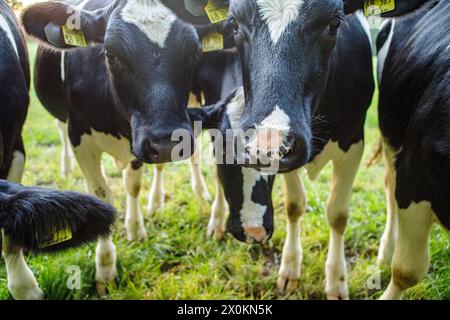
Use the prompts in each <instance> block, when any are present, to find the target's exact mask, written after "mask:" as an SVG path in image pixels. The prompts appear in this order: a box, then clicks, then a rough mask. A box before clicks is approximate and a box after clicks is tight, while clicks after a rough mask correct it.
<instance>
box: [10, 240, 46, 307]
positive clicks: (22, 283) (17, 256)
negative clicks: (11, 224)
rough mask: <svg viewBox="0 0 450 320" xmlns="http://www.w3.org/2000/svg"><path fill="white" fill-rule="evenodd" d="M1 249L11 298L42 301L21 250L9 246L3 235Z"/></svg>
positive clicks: (41, 293)
mask: <svg viewBox="0 0 450 320" xmlns="http://www.w3.org/2000/svg"><path fill="white" fill-rule="evenodd" d="M2 249H3V257H4V259H5V266H6V273H7V275H8V289H9V292H11V295H12V296H13V298H14V299H16V300H42V299H44V293H43V292H42V290H41V289H40V288H39V285H38V283H37V281H36V278H35V277H34V275H33V272H32V271H31V270H30V268H29V267H28V266H27V263H26V262H25V258H24V256H23V252H22V249H20V248H17V247H14V246H10V245H9V244H8V239H7V238H6V237H5V236H4V235H3V248H2Z"/></svg>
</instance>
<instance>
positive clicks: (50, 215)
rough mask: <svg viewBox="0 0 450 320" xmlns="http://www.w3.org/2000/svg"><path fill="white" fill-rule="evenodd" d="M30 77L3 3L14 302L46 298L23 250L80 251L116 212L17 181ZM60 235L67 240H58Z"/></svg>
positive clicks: (3, 193)
mask: <svg viewBox="0 0 450 320" xmlns="http://www.w3.org/2000/svg"><path fill="white" fill-rule="evenodd" d="M29 78H30V73H29V65H28V54H27V50H26V45H25V41H24V37H23V35H22V32H21V29H20V28H19V25H18V23H17V21H16V17H15V14H14V12H13V11H12V10H11V9H10V8H9V7H8V5H7V4H6V3H5V2H4V1H3V0H0V111H1V112H0V114H1V117H0V229H1V230H2V235H1V237H2V242H3V243H2V252H3V256H4V258H5V264H6V271H7V274H8V288H9V290H10V292H11V294H12V296H13V297H14V298H15V299H40V298H42V297H43V293H42V291H41V290H40V289H39V286H38V284H37V281H36V279H35V277H34V275H33V273H32V272H31V270H30V269H29V268H28V266H27V264H26V262H25V259H24V256H23V253H22V250H23V249H26V250H30V251H32V252H36V253H39V252H56V251H60V250H63V249H67V248H71V247H78V246H80V245H82V244H84V243H86V242H89V241H94V240H96V239H97V238H98V237H100V236H106V235H108V234H109V233H110V228H111V225H112V224H113V222H114V220H115V211H114V209H113V208H112V207H111V206H108V205H106V204H104V203H102V202H100V201H98V200H96V199H94V198H92V197H89V196H84V195H81V194H78V193H70V192H59V191H50V190H45V189H42V188H27V187H23V186H21V185H19V184H16V183H13V182H20V180H21V179H22V175H23V170H24V164H25V152H24V147H23V142H22V127H23V124H24V122H25V118H26V115H27V111H28V103H29V96H28V89H29V84H30V81H29ZM3 179H8V180H10V181H13V182H8V181H6V180H3ZM68 230H70V231H68ZM59 231H64V232H65V237H64V239H60V240H61V241H55V238H54V237H55V236H56V235H57V233H58V232H59ZM69 235H70V236H69ZM62 240H64V241H62Z"/></svg>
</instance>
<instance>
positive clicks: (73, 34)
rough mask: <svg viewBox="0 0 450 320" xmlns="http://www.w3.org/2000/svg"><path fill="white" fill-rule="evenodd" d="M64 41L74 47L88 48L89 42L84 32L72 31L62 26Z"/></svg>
mask: <svg viewBox="0 0 450 320" xmlns="http://www.w3.org/2000/svg"><path fill="white" fill-rule="evenodd" d="M61 30H62V32H63V35H64V41H65V42H66V44H67V45H69V46H73V47H86V46H87V42H86V38H85V36H84V32H83V30H76V29H70V28H69V27H68V26H62V27H61Z"/></svg>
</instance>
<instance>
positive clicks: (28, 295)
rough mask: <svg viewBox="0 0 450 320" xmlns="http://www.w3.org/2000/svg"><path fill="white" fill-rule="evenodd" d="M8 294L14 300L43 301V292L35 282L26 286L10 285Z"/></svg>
mask: <svg viewBox="0 0 450 320" xmlns="http://www.w3.org/2000/svg"><path fill="white" fill-rule="evenodd" d="M9 292H11V295H12V297H13V298H14V299H15V300H44V292H43V291H42V290H41V289H40V288H39V286H38V285H37V283H36V282H35V283H31V284H27V285H11V286H9Z"/></svg>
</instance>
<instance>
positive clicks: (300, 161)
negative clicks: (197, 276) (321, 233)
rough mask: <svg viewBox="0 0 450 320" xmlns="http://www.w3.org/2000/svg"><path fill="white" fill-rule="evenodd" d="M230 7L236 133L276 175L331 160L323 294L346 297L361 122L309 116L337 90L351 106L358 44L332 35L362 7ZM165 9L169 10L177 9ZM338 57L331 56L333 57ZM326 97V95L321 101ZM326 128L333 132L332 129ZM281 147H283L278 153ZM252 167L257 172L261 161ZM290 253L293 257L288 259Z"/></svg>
mask: <svg viewBox="0 0 450 320" xmlns="http://www.w3.org/2000/svg"><path fill="white" fill-rule="evenodd" d="M167 2H171V1H169V0H168V1H167ZM199 2H201V1H199ZM426 2H428V1H426V0H416V1H406V0H404V1H401V0H397V1H395V9H394V10H391V11H389V12H385V13H383V14H382V16H384V17H393V16H400V15H404V14H406V13H409V12H412V11H414V10H416V9H418V8H420V7H421V6H422V5H424V4H425V3H426ZM229 3H230V15H229V18H228V20H227V21H226V22H225V27H223V30H225V32H224V34H225V37H226V38H228V33H227V30H230V29H231V30H233V32H232V35H231V36H232V37H233V38H234V41H235V44H236V46H237V48H238V52H239V55H240V62H241V65H242V70H243V79H244V80H243V85H244V90H243V91H242V92H241V97H240V98H239V99H240V101H241V103H243V104H244V105H245V106H243V108H242V109H241V112H242V116H241V117H239V116H237V117H235V120H236V123H237V126H236V128H238V129H244V130H245V129H248V128H253V129H256V134H254V136H253V137H251V139H249V140H248V141H245V140H244V142H243V143H244V144H246V143H247V144H248V148H247V149H249V150H253V152H254V153H255V154H257V155H258V154H262V155H270V156H272V158H273V161H272V162H276V161H278V162H279V168H280V170H279V171H280V172H288V171H290V170H293V169H295V168H298V167H300V166H302V165H305V164H307V163H309V164H308V165H307V168H308V169H309V172H310V175H311V176H313V177H314V176H315V175H316V174H317V173H318V172H319V171H320V169H321V168H322V167H323V166H324V165H325V163H326V162H328V161H329V160H333V162H334V168H335V173H334V177H333V183H332V185H333V188H332V193H331V195H330V199H329V202H328V206H327V207H328V210H327V215H328V220H329V222H330V225H331V227H332V233H331V238H330V241H331V242H330V251H329V256H328V260H327V284H326V291H327V295H328V297H329V298H348V289H347V284H346V270H345V269H346V268H345V257H344V238H343V235H344V230H345V226H346V223H347V213H348V206H349V202H350V195H351V192H350V191H351V186H352V183H353V180H354V177H355V174H356V170H357V167H358V164H359V162H360V159H361V155H362V151H363V143H362V135H361V133H362V126H363V123H364V116H362V117H360V118H359V120H360V121H359V122H357V123H354V124H351V125H349V120H350V119H355V118H354V117H355V115H353V114H352V113H350V114H349V116H348V115H347V114H345V113H342V111H341V110H340V109H338V108H336V109H334V111H332V110H333V108H331V109H329V110H327V112H329V114H328V117H329V118H328V119H325V121H321V119H320V118H319V119H317V118H314V116H315V114H317V112H319V111H320V110H319V109H320V105H321V104H323V105H330V104H331V105H333V102H334V101H333V100H334V99H337V98H340V95H341V91H342V89H341V87H344V88H345V87H346V86H348V88H350V96H349V97H347V98H348V99H349V101H350V104H349V105H346V107H347V108H349V107H350V105H351V103H352V99H351V94H352V92H353V91H352V89H353V88H352V87H351V85H349V83H351V81H352V80H351V77H349V73H353V72H354V73H355V74H360V75H364V70H359V69H358V68H357V67H356V66H355V65H353V63H351V62H352V61H353V56H352V52H351V51H350V52H349V51H347V50H346V48H361V46H363V45H362V44H358V43H356V42H355V41H353V40H354V39H352V37H345V36H342V34H345V32H339V29H344V30H345V28H346V27H347V26H346V24H341V21H342V20H343V19H344V14H350V13H352V12H355V11H356V10H358V9H363V7H364V4H365V2H364V1H363V0H346V1H340V0H316V1H308V2H306V1H302V0H286V1H282V0H271V1H269V0H251V1H234V0H231V1H229ZM172 5H173V8H174V9H175V10H176V9H177V5H176V4H175V3H173V4H172ZM178 10H182V7H181V6H178ZM187 16H188V15H187ZM338 35H341V36H342V37H343V38H344V39H343V40H342V41H343V42H344V43H345V42H347V43H348V45H347V46H346V45H343V47H342V53H345V54H346V55H347V57H349V58H348V60H347V61H351V62H350V63H349V65H350V67H349V66H348V65H347V66H346V68H345V69H343V70H342V71H343V73H342V74H340V75H338V74H333V72H332V68H331V66H332V62H333V55H332V52H335V51H334V49H335V47H336V42H337V39H338ZM352 41H353V42H352ZM351 44H354V45H355V46H354V47H353V45H351ZM339 51H340V50H338V51H337V52H338V54H337V55H336V56H339V54H340V53H339ZM336 56H335V57H336ZM330 57H331V59H330ZM367 76H368V75H367V74H366V77H367ZM327 79H328V81H327ZM347 81H348V82H347ZM346 82H347V83H346ZM330 87H331V88H333V87H334V88H335V90H334V91H329V92H328V93H327V92H326V90H327V88H330ZM355 87H357V85H356V86H355ZM327 94H330V96H328V97H327ZM341 98H342V97H341ZM347 103H348V102H347ZM344 104H345V103H344ZM348 110H351V108H349V109H348ZM318 114H320V113H318ZM206 117H207V116H206ZM314 119H317V120H316V121H314ZM320 123H322V125H320ZM330 126H331V127H330ZM333 126H336V127H335V128H334V130H333V128H332V127H333ZM315 127H316V128H317V129H315ZM353 129H354V131H353ZM317 130H319V133H322V134H323V133H325V135H326V136H327V137H326V138H325V139H323V141H322V140H318V139H317V138H316V136H317V137H320V134H318V132H317ZM259 131H261V133H264V131H265V132H267V131H269V132H271V135H272V136H273V135H275V136H277V135H278V136H281V137H283V143H279V144H278V146H277V147H279V149H280V150H273V146H272V148H267V146H269V145H270V144H268V143H267V142H265V143H264V141H262V143H261V142H260V141H258V140H260V139H259ZM352 132H353V134H352ZM336 133H341V134H342V136H341V137H345V138H343V140H340V139H337V136H336ZM354 133H356V135H355V134H354ZM266 137H267V135H266ZM263 139H264V134H261V140H263ZM317 145H318V146H317ZM255 146H256V148H255ZM261 146H262V147H266V149H264V148H261ZM286 146H289V148H285V147H286ZM322 148H323V149H322ZM321 151H322V152H321ZM318 152H321V153H318ZM250 153H251V152H250ZM250 155H251V154H250ZM270 156H269V158H270ZM280 156H281V157H282V158H281V160H280ZM252 165H253V166H254V167H263V166H262V165H261V164H260V163H257V164H256V165H255V164H252ZM286 180H287V183H286V185H287V190H286V198H287V199H286V202H287V205H286V206H287V208H288V210H287V211H288V217H289V219H288V228H289V232H288V233H289V236H288V241H287V243H286V246H285V253H286V255H285V256H289V259H285V261H283V266H282V268H281V272H280V279H279V287H280V288H285V287H289V286H290V285H291V284H293V283H294V284H295V282H296V280H297V279H298V276H299V274H300V263H299V261H300V260H301V250H300V249H299V247H300V239H299V237H298V234H299V232H298V231H299V217H300V216H301V213H302V212H303V210H304V203H305V199H304V191H303V187H302V183H301V180H300V178H299V177H298V176H297V174H296V173H290V174H288V175H286ZM290 190H292V191H291V192H290ZM260 233H261V232H260ZM292 252H296V253H294V254H291V253H292Z"/></svg>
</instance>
